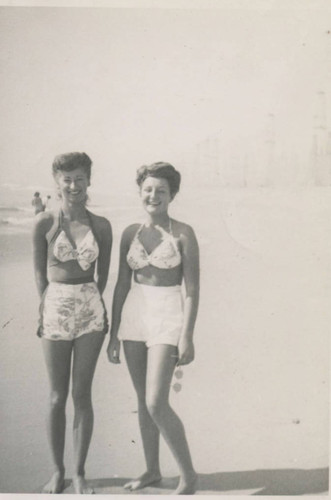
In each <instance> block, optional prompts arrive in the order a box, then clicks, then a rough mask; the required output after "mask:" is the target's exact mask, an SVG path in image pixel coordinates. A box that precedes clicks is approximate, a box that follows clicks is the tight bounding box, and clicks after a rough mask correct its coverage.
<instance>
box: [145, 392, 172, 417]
mask: <svg viewBox="0 0 331 500" xmlns="http://www.w3.org/2000/svg"><path fill="white" fill-rule="evenodd" d="M146 406H147V410H148V413H149V414H150V416H151V417H152V419H153V420H154V421H155V422H157V421H159V420H161V419H162V416H163V415H164V414H165V411H166V409H167V407H168V406H169V405H168V402H167V401H162V400H161V399H160V398H158V397H157V396H155V397H153V396H151V397H147V398H146Z"/></svg>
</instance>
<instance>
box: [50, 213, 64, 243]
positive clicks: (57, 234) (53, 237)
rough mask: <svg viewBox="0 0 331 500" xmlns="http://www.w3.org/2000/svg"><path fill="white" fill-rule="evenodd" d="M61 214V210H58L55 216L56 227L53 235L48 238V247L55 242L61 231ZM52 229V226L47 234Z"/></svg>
mask: <svg viewBox="0 0 331 500" xmlns="http://www.w3.org/2000/svg"><path fill="white" fill-rule="evenodd" d="M61 213H62V210H59V212H58V214H57V227H56V229H55V231H54V232H53V234H52V235H51V237H50V240H49V242H48V244H49V245H50V244H51V243H54V242H55V240H56V238H57V237H58V236H59V234H60V232H61V231H62V216H61ZM53 228H54V224H53V226H52V227H51V229H50V231H49V232H51V231H52V229H53Z"/></svg>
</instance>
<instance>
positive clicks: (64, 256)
mask: <svg viewBox="0 0 331 500" xmlns="http://www.w3.org/2000/svg"><path fill="white" fill-rule="evenodd" d="M88 216H89V214H88ZM89 219H90V221H91V218H90V216H89ZM49 246H51V247H52V248H51V252H49V265H56V264H57V262H58V261H60V262H67V261H69V260H76V261H77V263H78V264H79V266H80V267H81V269H83V271H87V270H88V269H89V268H90V267H91V265H92V263H93V262H95V261H96V259H97V258H98V255H99V246H98V243H97V241H96V238H95V236H94V233H93V230H92V225H91V229H90V230H89V231H88V232H87V233H86V235H85V236H84V238H83V239H82V240H81V241H80V242H79V243H78V245H74V244H73V243H71V241H70V239H69V238H68V236H67V234H66V232H65V230H64V229H63V214H62V211H61V212H60V213H59V225H58V230H57V231H56V232H55V234H54V235H53V237H52V239H51V241H50V243H49ZM51 254H53V256H54V257H55V259H56V260H54V259H53V258H52V257H51ZM53 261H54V262H53Z"/></svg>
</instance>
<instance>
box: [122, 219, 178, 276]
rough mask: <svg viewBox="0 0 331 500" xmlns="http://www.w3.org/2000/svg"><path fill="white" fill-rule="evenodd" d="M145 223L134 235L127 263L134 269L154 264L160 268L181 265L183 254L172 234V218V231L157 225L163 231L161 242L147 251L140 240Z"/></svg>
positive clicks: (170, 228)
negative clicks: (149, 251)
mask: <svg viewBox="0 0 331 500" xmlns="http://www.w3.org/2000/svg"><path fill="white" fill-rule="evenodd" d="M143 227H144V224H142V225H141V226H140V227H139V229H138V231H137V232H136V234H135V235H134V237H133V240H132V242H131V245H130V248H129V251H128V253H127V256H126V260H127V263H128V264H129V266H130V267H131V269H132V270H133V271H138V270H139V269H142V268H144V267H146V266H154V267H158V268H159V269H172V268H173V267H176V266H179V264H180V263H181V261H182V256H181V254H180V251H179V249H178V246H177V244H176V240H175V238H174V236H173V234H172V227H171V220H170V224H169V230H170V233H168V232H167V231H165V230H164V229H163V228H162V227H161V226H159V225H156V226H155V228H156V229H158V230H159V231H160V233H161V243H160V244H159V245H158V246H157V247H155V248H154V250H152V252H151V253H147V251H146V249H145V247H144V246H143V244H142V243H141V241H140V240H139V234H140V233H141V231H142V229H143Z"/></svg>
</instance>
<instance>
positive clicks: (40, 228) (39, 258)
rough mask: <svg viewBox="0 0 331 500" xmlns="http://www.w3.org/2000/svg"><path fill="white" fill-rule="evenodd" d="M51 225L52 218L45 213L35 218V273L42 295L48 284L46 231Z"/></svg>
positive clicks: (33, 233)
mask: <svg viewBox="0 0 331 500" xmlns="http://www.w3.org/2000/svg"><path fill="white" fill-rule="evenodd" d="M50 226H51V220H50V219H49V217H45V214H40V215H39V216H37V217H36V218H35V222H34V226H33V231H32V244H33V266H34V275H35V281H36V285H37V290H38V293H39V296H40V297H41V296H42V294H43V293H44V291H45V289H46V288H47V285H48V279H47V240H46V233H47V231H48V230H49V229H50Z"/></svg>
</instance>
